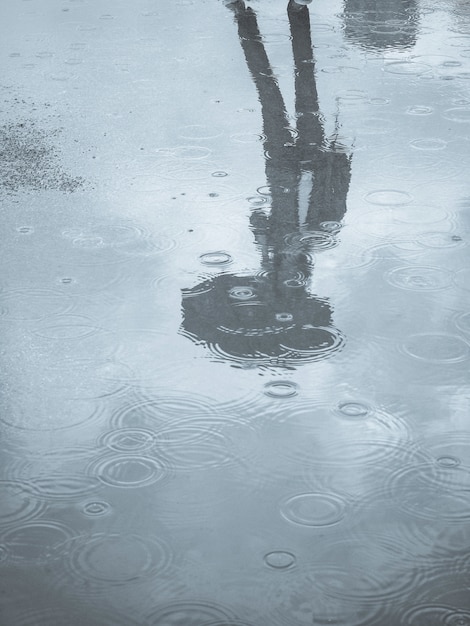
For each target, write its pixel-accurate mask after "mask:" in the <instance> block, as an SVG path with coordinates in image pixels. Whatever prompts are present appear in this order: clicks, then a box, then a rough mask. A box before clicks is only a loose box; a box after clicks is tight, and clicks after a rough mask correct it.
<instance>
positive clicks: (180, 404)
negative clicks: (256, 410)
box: [111, 393, 216, 433]
mask: <svg viewBox="0 0 470 626" xmlns="http://www.w3.org/2000/svg"><path fill="white" fill-rule="evenodd" d="M215 415H216V411H215V408H214V406H213V403H212V402H211V400H210V399H208V398H205V397H204V396H198V395H197V394H189V393H188V394H181V395H178V394H176V393H175V394H173V395H171V394H168V393H162V394H161V395H160V394H158V395H155V397H152V396H151V397H142V396H140V394H139V397H138V398H137V400H135V401H133V402H131V403H130V404H125V405H124V406H120V407H119V408H118V409H117V410H116V411H115V412H114V413H113V414H112V416H111V425H112V426H113V428H118V429H121V428H132V429H135V428H138V429H144V430H146V431H150V432H153V433H154V432H155V429H157V428H158V427H165V426H168V423H171V422H172V421H174V420H177V419H179V420H181V419H184V418H188V419H192V418H194V417H202V416H204V417H206V418H208V419H210V418H211V417H215Z"/></svg>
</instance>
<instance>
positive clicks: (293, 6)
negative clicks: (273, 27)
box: [287, 0, 312, 11]
mask: <svg viewBox="0 0 470 626" xmlns="http://www.w3.org/2000/svg"><path fill="white" fill-rule="evenodd" d="M311 2H312V0H290V2H289V5H288V7H287V10H288V11H301V10H302V9H303V8H304V6H306V5H307V4H310V3H311Z"/></svg>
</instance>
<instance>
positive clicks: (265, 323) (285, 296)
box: [183, 0, 351, 362]
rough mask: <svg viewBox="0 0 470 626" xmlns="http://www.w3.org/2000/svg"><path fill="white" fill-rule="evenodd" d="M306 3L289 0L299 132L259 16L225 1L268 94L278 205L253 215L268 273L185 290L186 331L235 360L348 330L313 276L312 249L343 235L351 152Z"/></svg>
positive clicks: (268, 141)
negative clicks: (327, 91) (324, 112)
mask: <svg viewBox="0 0 470 626" xmlns="http://www.w3.org/2000/svg"><path fill="white" fill-rule="evenodd" d="M305 4H308V2H307V0H302V4H301V3H300V2H294V0H291V1H290V2H289V5H288V16H289V22H290V29H291V35H292V47H293V55H294V63H295V94H296V103H295V104H296V114H297V129H296V134H297V137H296V138H293V134H295V131H293V129H291V128H290V127H289V122H288V118H287V112H286V108H285V105H284V101H283V98H282V95H281V92H280V90H279V86H278V84H277V82H276V79H275V77H274V75H273V72H272V69H271V66H270V63H269V59H268V57H267V55H266V51H265V49H264V46H263V40H262V36H261V34H260V32H259V29H258V24H257V19H256V14H255V12H254V11H253V10H252V9H251V8H246V7H245V4H244V2H243V1H242V0H236V1H235V2H228V3H227V2H226V5H227V6H228V8H230V9H231V10H232V11H233V13H234V16H235V21H236V23H237V25H238V34H239V37H240V42H241V45H242V48H243V51H244V54H245V58H246V62H247V65H248V68H249V71H250V73H251V75H252V78H253V81H254V83H255V85H256V88H257V91H258V95H259V99H260V102H261V108H262V116H263V130H264V136H265V141H264V148H265V154H266V178H267V182H268V185H267V188H268V190H267V194H269V195H267V197H269V198H270V203H271V206H270V208H269V211H268V212H266V209H265V208H264V207H263V208H261V209H259V208H258V209H257V208H255V209H254V210H253V212H252V215H251V218H250V222H251V228H252V230H253V232H254V235H255V239H256V242H257V244H258V246H259V247H260V249H261V254H262V271H261V272H258V273H255V274H251V275H246V274H244V275H233V274H227V273H223V274H221V275H219V276H216V277H213V278H210V279H208V280H207V281H205V282H204V283H201V284H199V285H197V286H196V287H194V288H193V289H188V290H185V292H184V297H183V315H184V318H183V331H184V332H185V334H188V335H189V336H190V337H192V338H194V340H196V341H202V342H204V343H206V344H208V345H209V346H210V347H212V348H215V349H216V351H217V352H218V353H219V354H222V355H223V354H225V355H226V356H227V358H235V359H242V360H243V359H255V360H263V359H269V360H270V361H271V362H272V361H273V360H274V361H276V360H279V361H280V362H285V361H289V360H291V361H297V360H302V359H307V360H308V359H316V358H322V357H323V356H327V355H328V354H329V353H330V352H331V351H332V350H334V349H335V348H336V347H337V346H338V341H339V340H338V338H339V337H340V334H339V333H338V331H336V330H335V329H334V328H333V326H332V314H331V307H330V305H329V303H328V301H327V300H326V299H321V298H318V297H315V296H313V295H312V294H310V293H309V292H308V289H307V282H308V279H309V277H310V274H311V270H312V265H313V261H312V255H311V252H312V249H313V252H315V251H316V249H322V248H324V247H331V246H332V245H335V243H336V239H335V234H336V232H337V231H338V230H339V228H340V227H341V225H340V223H339V222H340V220H341V219H342V217H343V215H344V213H345V211H346V194H347V191H348V188H349V180H350V158H351V157H350V156H349V155H348V154H346V152H345V151H344V150H342V151H341V150H339V149H338V146H337V145H336V144H335V142H334V141H329V140H327V138H326V137H325V133H324V129H323V125H322V121H321V116H320V112H319V109H318V94H317V89H316V84H315V66H314V59H313V52H312V42H311V37H310V20H309V12H308V8H307V6H304V5H305ZM260 197H261V196H260Z"/></svg>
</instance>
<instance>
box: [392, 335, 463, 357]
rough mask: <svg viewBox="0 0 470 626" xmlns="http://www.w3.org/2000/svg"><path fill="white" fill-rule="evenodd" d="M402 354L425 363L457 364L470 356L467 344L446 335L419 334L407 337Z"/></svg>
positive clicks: (458, 338)
mask: <svg viewBox="0 0 470 626" xmlns="http://www.w3.org/2000/svg"><path fill="white" fill-rule="evenodd" d="M401 348H402V350H403V352H404V353H405V354H406V355H408V356H411V357H413V358H414V359H418V360H420V361H426V362H427V363H435V364H439V363H459V362H460V361H465V360H466V359H468V357H469V356H470V346H469V344H468V343H467V342H466V341H464V340H463V339H461V338H460V337H458V336H457V335H451V334H448V333H419V334H416V335H411V336H410V337H408V338H407V339H406V340H405V342H404V343H403V344H402V346H401Z"/></svg>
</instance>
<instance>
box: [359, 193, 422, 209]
mask: <svg viewBox="0 0 470 626" xmlns="http://www.w3.org/2000/svg"><path fill="white" fill-rule="evenodd" d="M364 198H365V200H366V201H367V202H370V203H371V204H378V205H380V206H401V205H403V204H409V203H410V202H411V201H412V200H413V196H412V195H411V194H409V193H408V192H407V191H402V190H400V189H377V190H375V191H370V192H369V193H368V194H366V195H365V196H364Z"/></svg>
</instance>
